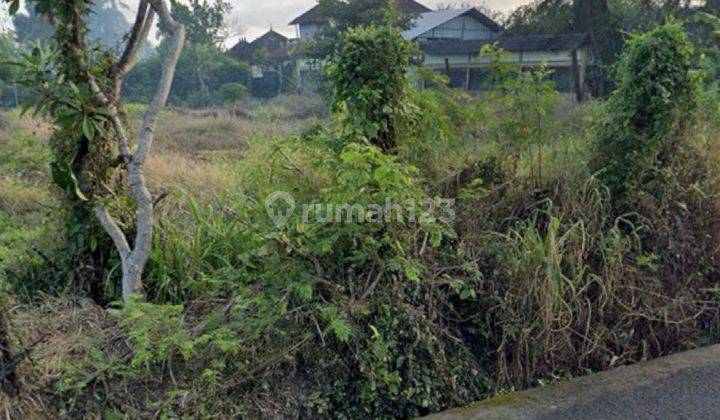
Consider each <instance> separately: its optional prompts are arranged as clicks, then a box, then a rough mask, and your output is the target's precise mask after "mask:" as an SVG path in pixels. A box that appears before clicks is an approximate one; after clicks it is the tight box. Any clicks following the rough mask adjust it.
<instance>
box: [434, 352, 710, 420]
mask: <svg viewBox="0 0 720 420" xmlns="http://www.w3.org/2000/svg"><path fill="white" fill-rule="evenodd" d="M431 418H432V419H434V420H435V419H437V420H456V419H483V420H485V419H487V420H492V419H541V420H556V419H560V420H562V419H568V420H585V419H593V420H594V419H608V420H610V419H612V420H614V419H618V420H625V419H662V420H665V419H713V420H715V419H720V346H714V347H708V348H705V349H700V350H694V351H690V352H686V353H680V354H676V355H673V356H669V357H666V358H662V359H658V360H654V361H651V362H647V363H640V364H637V365H634V366H627V367H622V368H618V369H615V370H612V371H608V372H603V373H599V374H597V375H593V376H588V377H585V378H579V379H575V380H572V381H567V382H562V383H558V384H555V385H552V386H548V387H545V388H538V389H533V390H529V391H525V392H519V393H515V394H510V395H508V396H503V397H500V398H496V399H493V400H489V401H485V402H482V403H479V404H476V405H474V406H471V407H468V408H463V409H456V410H451V411H448V412H445V413H441V414H438V415H435V416H432V417H431Z"/></svg>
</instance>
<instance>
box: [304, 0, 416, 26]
mask: <svg viewBox="0 0 720 420" xmlns="http://www.w3.org/2000/svg"><path fill="white" fill-rule="evenodd" d="M397 10H398V11H399V12H400V13H404V14H420V13H425V12H429V11H430V9H428V8H427V7H425V6H423V5H422V4H420V3H418V2H416V1H415V0H398V2H397ZM325 22H327V18H326V17H325V16H323V15H322V12H321V10H320V7H319V6H315V7H313V8H312V9H310V10H308V11H307V12H305V13H303V14H302V15H300V16H298V17H296V18H295V19H294V20H293V21H292V22H290V25H304V24H310V23H325Z"/></svg>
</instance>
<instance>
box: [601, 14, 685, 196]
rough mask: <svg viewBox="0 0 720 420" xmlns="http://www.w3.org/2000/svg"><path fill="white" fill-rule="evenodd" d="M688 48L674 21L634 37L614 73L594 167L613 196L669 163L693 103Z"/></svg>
mask: <svg viewBox="0 0 720 420" xmlns="http://www.w3.org/2000/svg"><path fill="white" fill-rule="evenodd" d="M692 54H693V47H692V45H691V44H690V42H689V40H688V37H687V35H686V34H685V32H684V31H683V28H682V25H681V24H680V23H677V22H672V23H668V24H666V25H663V26H660V27H657V28H655V29H653V30H651V31H649V32H647V33H645V34H642V35H635V36H633V37H632V38H631V39H630V41H629V42H628V44H627V49H626V50H625V52H624V53H623V55H622V58H621V59H620V62H619V64H618V68H617V75H616V79H617V89H616V90H615V91H614V92H613V94H612V96H611V98H610V99H609V100H608V102H607V104H606V105H605V117H604V120H603V121H602V124H601V127H600V128H599V132H598V134H597V138H596V140H595V145H596V151H595V154H594V159H593V167H594V168H595V169H596V170H600V171H602V172H601V173H600V178H601V179H602V180H603V181H604V182H605V184H606V185H607V186H608V187H609V188H610V190H611V192H612V193H613V195H614V196H615V197H618V198H622V197H623V196H624V194H625V193H626V192H627V191H628V190H631V189H632V188H633V187H635V186H638V185H642V184H643V183H645V182H646V181H647V179H649V178H652V177H653V172H654V171H655V170H657V169H658V168H659V167H662V166H663V165H664V164H665V162H666V161H667V160H668V159H672V148H673V147H675V146H676V145H675V144H674V142H675V140H677V139H678V134H679V133H680V132H682V131H683V129H685V128H686V127H687V126H688V124H689V119H690V117H691V114H692V112H693V110H694V108H695V105H696V102H697V87H698V83H697V82H698V80H697V77H696V76H695V75H694V74H693V72H692V71H691V70H692V69H691V57H692Z"/></svg>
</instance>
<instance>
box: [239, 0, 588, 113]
mask: <svg viewBox="0 0 720 420" xmlns="http://www.w3.org/2000/svg"><path fill="white" fill-rule="evenodd" d="M396 4H397V8H398V11H399V12H400V13H404V14H407V15H411V16H413V17H414V20H413V22H412V25H411V28H410V29H409V30H407V31H405V32H404V33H403V36H404V37H405V39H407V40H409V41H414V42H417V43H418V45H419V48H420V51H421V52H422V57H421V62H422V64H421V65H422V66H425V67H429V68H432V69H434V70H435V71H436V72H439V73H443V74H446V75H447V76H448V78H449V80H450V85H451V86H452V87H455V88H462V89H467V90H482V89H483V88H484V87H485V86H486V84H485V83H484V79H485V75H486V74H487V66H488V63H489V61H488V59H486V58H481V57H480V51H481V49H482V48H483V46H485V45H487V44H490V43H497V44H498V45H499V46H500V47H501V48H502V49H503V50H504V51H505V54H504V56H503V60H507V61H508V62H510V63H515V64H518V65H521V66H523V67H536V66H541V65H543V66H546V67H548V68H549V69H550V70H552V73H553V74H552V76H551V77H552V78H553V80H554V81H555V84H556V86H557V88H558V89H559V90H560V91H564V92H575V94H576V95H577V98H578V100H582V99H583V98H584V97H585V95H586V93H587V92H588V91H589V90H590V84H589V83H588V82H587V76H586V75H587V74H588V68H590V67H591V66H593V60H592V54H591V52H592V48H591V45H590V39H589V37H588V36H587V35H586V34H583V33H571V34H561V35H545V34H537V35H523V36H509V35H504V34H503V28H502V27H501V25H500V24H498V23H497V22H495V21H494V20H493V19H492V18H490V17H488V16H487V15H485V14H484V13H482V12H481V11H480V10H478V9H477V8H464V9H452V10H440V11H432V10H430V9H429V8H427V7H425V6H423V5H422V4H420V3H418V2H417V1H414V0H398V1H397V3H396ZM290 24H291V25H294V26H295V28H296V34H297V38H298V40H303V39H311V38H313V37H316V36H319V35H320V34H322V32H323V29H324V28H325V27H327V25H330V24H331V22H329V20H328V19H327V18H326V17H325V16H323V15H322V13H321V9H320V8H319V7H318V6H315V7H313V8H312V9H310V10H308V11H307V12H305V13H303V14H302V15H300V16H298V17H297V18H295V19H294V20H293V21H292V22H291V23H290ZM278 35H279V34H273V33H272V31H271V33H269V34H266V35H263V36H262V37H260V38H259V39H258V40H256V41H254V42H253V43H250V44H248V45H249V47H248V46H236V47H235V48H233V49H234V50H235V49H238V50H242V48H250V49H257V48H259V47H260V46H261V44H265V43H267V40H268V38H270V39H273V40H278V39H279V38H278ZM296 41H297V40H288V39H284V40H280V42H281V44H282V45H283V48H280V49H277V51H282V52H283V53H286V55H283V54H277V56H276V57H275V65H276V67H275V68H276V69H279V70H275V73H279V74H280V76H279V77H280V80H281V82H280V83H281V84H282V83H283V82H282V80H283V77H284V78H288V77H293V78H294V80H293V83H294V85H295V86H297V87H299V88H303V87H307V86H309V84H310V83H309V81H310V80H311V79H312V74H313V73H316V72H317V71H319V69H320V67H321V66H320V63H318V62H317V60H313V59H310V58H306V57H302V56H301V55H298V54H293V53H292V48H290V46H291V45H292V44H293V43H295V42H296ZM255 44H257V45H255ZM278 63H282V64H281V65H280V66H279V67H277V64H278ZM290 63H292V65H291V66H289V64H290ZM253 64H256V67H255V68H256V69H257V63H253ZM286 67H287V68H288V69H289V67H291V68H292V72H289V71H287V70H286ZM267 70H272V68H270V69H266V70H265V71H267ZM264 74H265V73H263V75H264ZM259 76H260V75H258V77H259ZM280 90H282V89H280Z"/></svg>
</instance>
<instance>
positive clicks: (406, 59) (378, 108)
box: [329, 26, 412, 151]
mask: <svg viewBox="0 0 720 420" xmlns="http://www.w3.org/2000/svg"><path fill="white" fill-rule="evenodd" d="M339 45H340V46H339V47H338V50H337V52H336V57H335V59H334V62H333V65H332V66H331V67H330V69H329V76H330V80H331V83H332V86H333V90H334V96H333V108H334V109H335V111H343V112H344V115H345V117H346V119H347V123H348V124H347V127H350V128H352V129H353V130H354V131H355V132H356V133H357V134H359V135H361V136H365V137H366V138H367V139H369V140H370V142H371V143H373V144H375V145H376V146H378V147H380V148H381V149H382V150H384V151H393V150H395V148H396V147H397V145H396V127H395V125H396V121H395V119H396V118H397V115H396V114H397V113H400V112H402V111H403V109H402V104H403V99H404V97H403V95H404V93H405V92H406V90H407V83H408V82H407V79H406V77H405V74H406V73H407V71H408V67H409V65H410V51H411V45H412V44H410V43H409V42H407V41H405V40H404V39H403V38H402V36H401V34H400V32H399V31H398V30H397V29H394V28H392V27H375V26H371V27H369V28H364V27H358V28H354V29H349V30H348V31H347V32H346V33H345V35H344V36H343V38H342V40H341V42H340V44H339Z"/></svg>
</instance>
